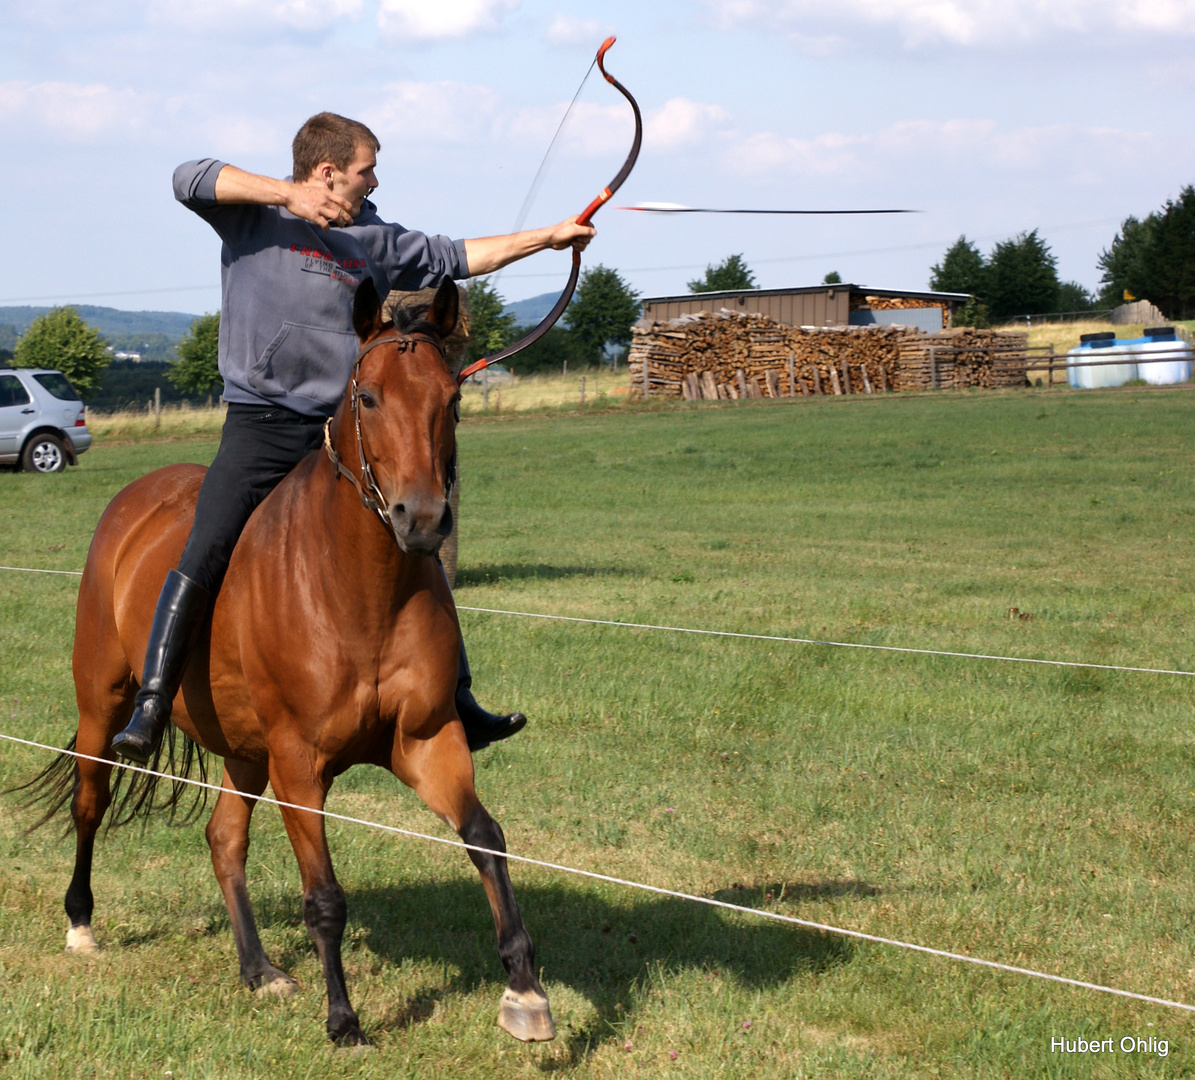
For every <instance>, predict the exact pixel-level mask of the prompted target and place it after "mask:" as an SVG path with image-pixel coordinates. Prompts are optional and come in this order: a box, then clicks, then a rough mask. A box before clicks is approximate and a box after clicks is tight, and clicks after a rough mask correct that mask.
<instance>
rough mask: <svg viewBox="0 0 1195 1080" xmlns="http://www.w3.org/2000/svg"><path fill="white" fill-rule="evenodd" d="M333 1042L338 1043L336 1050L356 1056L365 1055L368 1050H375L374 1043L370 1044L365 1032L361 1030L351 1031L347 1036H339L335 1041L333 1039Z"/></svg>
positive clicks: (353, 1029)
mask: <svg viewBox="0 0 1195 1080" xmlns="http://www.w3.org/2000/svg"><path fill="white" fill-rule="evenodd" d="M333 1042H335V1043H336V1048H337V1049H338V1050H343V1051H346V1052H349V1053H354V1054H363V1053H365V1052H366V1051H367V1050H372V1049H373V1048H374V1046H373V1043H372V1042H370V1040H369V1038H368V1037H367V1036H366V1034H365V1032H363V1031H362V1030H361V1029H360V1028H352V1029H350V1030H349V1031H347V1032H346V1033H345V1034H343V1035H340V1036H337V1037H336V1038H335V1039H333Z"/></svg>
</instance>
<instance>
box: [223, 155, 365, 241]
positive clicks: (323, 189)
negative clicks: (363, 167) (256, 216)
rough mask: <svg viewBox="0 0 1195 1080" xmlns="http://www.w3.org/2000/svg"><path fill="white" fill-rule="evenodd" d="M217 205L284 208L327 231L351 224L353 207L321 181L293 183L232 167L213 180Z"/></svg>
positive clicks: (226, 166)
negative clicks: (329, 227) (332, 227)
mask: <svg viewBox="0 0 1195 1080" xmlns="http://www.w3.org/2000/svg"><path fill="white" fill-rule="evenodd" d="M216 202H218V203H222V204H242V205H243V204H246V203H248V204H252V205H256V206H284V207H286V209H287V210H289V211H290V212H291V213H292V214H294V215H295V217H299V218H302V219H303V220H304V221H310V222H311V223H312V224H314V225H318V226H319V227H320V228H321V229H327V228H328V226H330V225H351V224H352V223H353V215H352V209H353V207H352V204H351V203H350V202H349V201H348V200H347V199H346V198H344V197H343V196H341V195H337V194H335V193H334V192H332V191H329V190H328V188H327V186H326V185H325V184H323V183H322V182H310V181H309V182H307V183H304V184H292V183H291V182H290V181H289V180H275V179H273V178H272V177H269V176H259V175H257V174H256V173H251V172H245V170H244V169H238V168H237V167H236V166H235V165H225V166H224V168H222V169H221V170H220V173H219V175H218V176H217V177H216Z"/></svg>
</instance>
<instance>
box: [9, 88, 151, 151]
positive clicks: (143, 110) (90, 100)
mask: <svg viewBox="0 0 1195 1080" xmlns="http://www.w3.org/2000/svg"><path fill="white" fill-rule="evenodd" d="M149 115H150V107H149V103H148V101H147V100H146V99H145V98H144V97H142V96H141V95H139V94H137V93H136V92H135V91H133V90H127V89H126V90H118V89H116V88H115V87H111V86H105V85H103V84H102V83H91V84H86V85H85V84H82V83H68V82H41V83H29V82H19V81H13V82H2V83H0V127H3V128H4V129H6V130H8V131H9V132H15V133H18V134H26V135H28V136H30V137H31V138H32V139H34V140H35V141H38V142H40V141H42V139H43V138H44V135H45V134H46V133H49V134H50V135H51V136H52V137H54V138H59V139H65V140H67V141H70V142H94V141H98V140H100V139H110V138H113V137H114V136H117V135H120V134H126V133H129V132H132V131H136V130H138V129H140V128H141V127H143V125H144V123H145V121H146V119H147V117H148V116H149Z"/></svg>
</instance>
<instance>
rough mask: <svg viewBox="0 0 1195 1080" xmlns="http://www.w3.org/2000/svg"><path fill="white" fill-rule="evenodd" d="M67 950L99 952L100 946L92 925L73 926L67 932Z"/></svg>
mask: <svg viewBox="0 0 1195 1080" xmlns="http://www.w3.org/2000/svg"><path fill="white" fill-rule="evenodd" d="M66 951H67V952H75V953H88V954H89V953H97V952H99V951H100V946H99V944H98V942H97V941H96V940H95V935H94V934H93V933H92V932H91V927H90V926H72V927H71V928H70V929H69V930H68V931H67V932H66Z"/></svg>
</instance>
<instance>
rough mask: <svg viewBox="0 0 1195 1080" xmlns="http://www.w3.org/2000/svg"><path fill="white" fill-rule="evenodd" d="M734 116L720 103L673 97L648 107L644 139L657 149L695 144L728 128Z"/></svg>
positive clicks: (644, 123)
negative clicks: (658, 105) (660, 104)
mask: <svg viewBox="0 0 1195 1080" xmlns="http://www.w3.org/2000/svg"><path fill="white" fill-rule="evenodd" d="M730 119H731V118H730V113H728V112H727V111H726V110H725V109H723V108H722V107H721V106H719V105H702V104H701V103H700V102H697V101H690V100H689V99H688V98H672V99H671V100H670V101H667V102H665V103H664V104H663V105H662V106H661V107H660V108H658V109H651V110H649V111H648V114H647V116H646V117H645V118H644V121H643V140H644V142H645V143H646V144H647V145H648V146H650V147H652V148H653V149H662V150H673V149H676V148H678V147H682V146H694V145H696V144H698V143H701V142H704V141H705V140H706V138H708V137H709V136H710V135H711V134H713V133H715V132H718V131H723V130H725V129H726V127H727V126H728V125H729V123H730Z"/></svg>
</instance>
